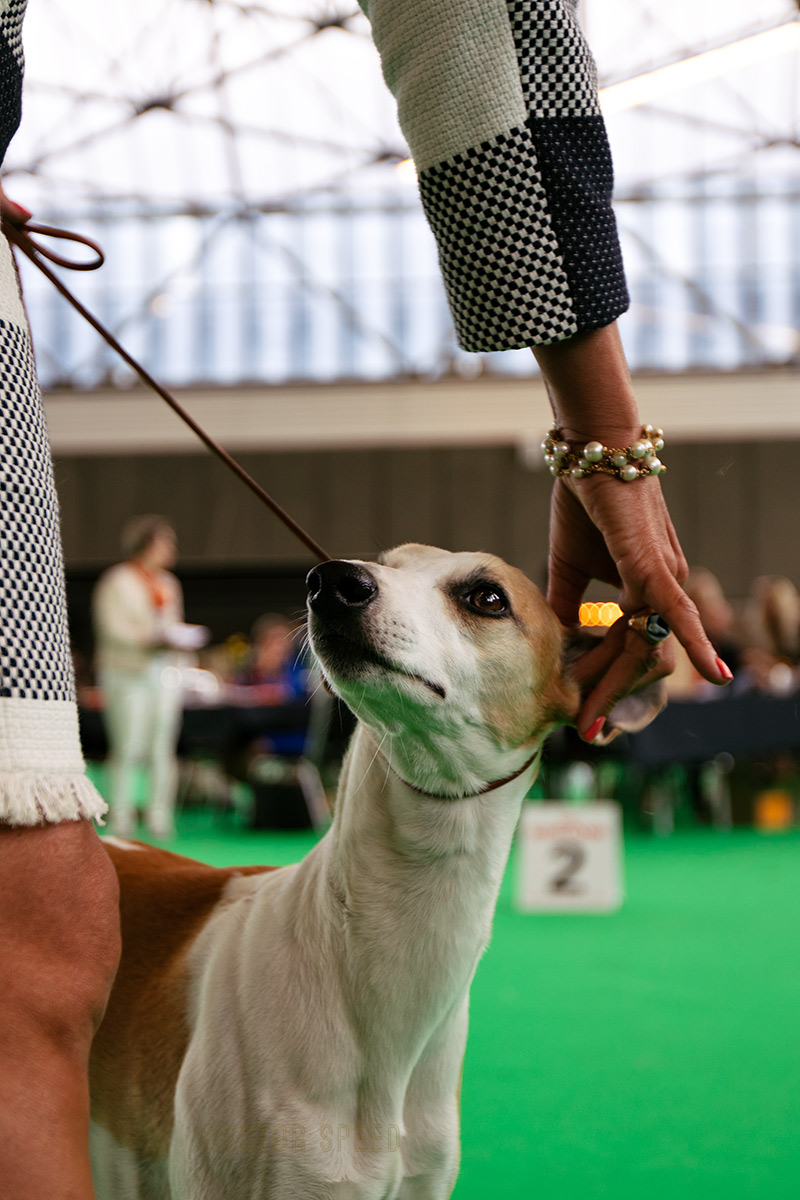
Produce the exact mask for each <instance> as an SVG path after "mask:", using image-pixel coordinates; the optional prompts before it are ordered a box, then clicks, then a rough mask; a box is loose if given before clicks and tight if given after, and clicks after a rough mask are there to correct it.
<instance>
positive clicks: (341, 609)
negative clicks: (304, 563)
mask: <svg viewBox="0 0 800 1200" xmlns="http://www.w3.org/2000/svg"><path fill="white" fill-rule="evenodd" d="M306 586H307V588H308V605H309V608H310V609H311V611H312V612H313V613H316V614H317V616H320V617H333V618H336V617H339V618H341V617H347V616H355V615H356V614H357V613H359V612H361V611H362V610H363V609H365V608H367V606H368V605H370V604H372V602H373V600H375V599H376V597H377V595H378V581H377V580H376V578H375V576H374V575H373V574H372V573H371V572H370V571H368V570H367V568H366V567H364V566H362V565H361V564H360V563H352V562H343V561H339V560H334V561H332V562H324V563H321V564H320V565H319V566H318V567H314V569H313V570H312V571H309V573H308V575H307V576H306Z"/></svg>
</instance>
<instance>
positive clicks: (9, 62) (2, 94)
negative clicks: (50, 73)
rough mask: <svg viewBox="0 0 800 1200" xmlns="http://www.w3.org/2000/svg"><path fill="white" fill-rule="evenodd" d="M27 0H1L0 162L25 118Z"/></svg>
mask: <svg viewBox="0 0 800 1200" xmlns="http://www.w3.org/2000/svg"><path fill="white" fill-rule="evenodd" d="M26 3H27V0H0V162H2V159H3V157H4V155H5V152H6V150H7V149H8V143H9V142H10V141H11V139H12V137H13V136H14V134H15V133H16V130H17V127H18V125H19V121H20V117H21V115H22V72H23V68H24V65H25V60H24V56H23V52H22V18H23V17H24V16H25V6H26Z"/></svg>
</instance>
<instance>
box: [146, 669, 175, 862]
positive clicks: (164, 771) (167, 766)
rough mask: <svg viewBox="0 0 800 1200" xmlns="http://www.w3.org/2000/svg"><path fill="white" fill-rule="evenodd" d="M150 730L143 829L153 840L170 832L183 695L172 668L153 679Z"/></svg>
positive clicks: (162, 837)
mask: <svg viewBox="0 0 800 1200" xmlns="http://www.w3.org/2000/svg"><path fill="white" fill-rule="evenodd" d="M152 687H153V690H152V693H151V708H150V715H151V728H150V800H149V803H148V806H147V816H146V821H147V827H148V829H149V830H150V832H151V833H152V834H153V836H154V837H157V838H161V839H164V838H168V837H169V836H170V835H171V834H172V832H173V829H174V820H175V797H176V794H177V790H178V759H177V755H176V747H177V744H178V737H179V735H180V726H181V713H182V711H183V694H182V689H181V679H180V673H179V672H178V671H177V669H176V668H175V667H167V668H166V669H164V670H162V671H159V672H158V674H157V676H156V677H154V679H153V684H152Z"/></svg>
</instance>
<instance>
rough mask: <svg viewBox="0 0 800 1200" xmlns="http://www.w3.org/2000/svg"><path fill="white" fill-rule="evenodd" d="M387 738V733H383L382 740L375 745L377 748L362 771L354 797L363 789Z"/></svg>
mask: <svg viewBox="0 0 800 1200" xmlns="http://www.w3.org/2000/svg"><path fill="white" fill-rule="evenodd" d="M388 736H389V734H388V732H387V733H384V735H383V737H382V738H381V740H380V741H379V742H378V745H377V747H376V749H375V753H374V754H373V756H372V758H371V759H370V760H369V763H368V764H367V767H366V770H365V771H364V774H363V775H362V777H361V782H360V783H359V785H358V787H357V788H356V790H355V792H354V793H353V794H354V795H356V794H357V793H358V792H359V791H360V790H361V788H362V787H363V785H364V783H365V781H366V780H367V778H368V777H369V773H370V771H371V770H372V768H373V765H374V764H375V760H376V759H377V758H378V755H379V754H380V753H381V751H382V750H383V743H384V742H385V741H386V739H387V737H388Z"/></svg>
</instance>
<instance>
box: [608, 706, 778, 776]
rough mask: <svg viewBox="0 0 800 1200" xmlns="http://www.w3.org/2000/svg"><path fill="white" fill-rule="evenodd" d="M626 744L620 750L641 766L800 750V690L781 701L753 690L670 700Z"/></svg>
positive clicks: (752, 756) (629, 737)
mask: <svg viewBox="0 0 800 1200" xmlns="http://www.w3.org/2000/svg"><path fill="white" fill-rule="evenodd" d="M622 740H623V739H622V738H620V739H619V742H620V743H622ZM626 742H627V745H625V746H624V748H623V746H622V745H620V750H621V751H622V753H623V754H624V755H625V756H626V757H627V758H629V759H630V760H631V761H632V762H634V763H638V764H640V765H642V766H663V765H665V764H666V763H699V762H708V761H710V760H711V759H713V758H716V756H717V755H718V754H730V755H731V756H732V757H733V758H735V759H740V758H745V759H748V758H750V759H751V758H757V757H759V756H760V755H770V754H779V753H781V752H783V751H787V750H789V751H791V750H800V693H798V694H796V695H793V696H787V697H785V698H780V699H779V698H776V697H773V696H764V695H756V694H752V695H747V696H733V697H731V698H730V699H727V698H725V699H723V698H720V699H718V700H717V699H715V700H708V701H681V702H675V703H671V704H669V705H668V706H667V708H666V709H665V710H664V711H663V712H662V713H660V714H659V716H658V717H656V719H655V721H653V723H652V724H651V725H648V726H647V728H646V729H642V730H641V732H639V733H635V734H629V735H628V737H627V739H626ZM614 745H616V743H614ZM612 748H613V746H612Z"/></svg>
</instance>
